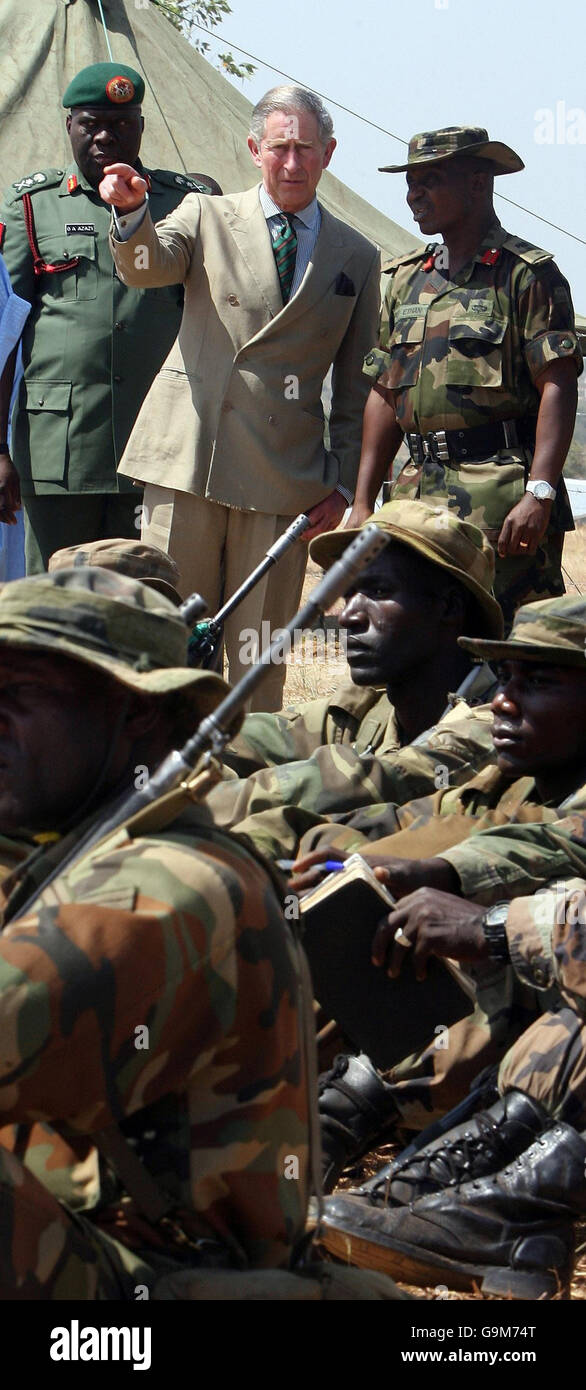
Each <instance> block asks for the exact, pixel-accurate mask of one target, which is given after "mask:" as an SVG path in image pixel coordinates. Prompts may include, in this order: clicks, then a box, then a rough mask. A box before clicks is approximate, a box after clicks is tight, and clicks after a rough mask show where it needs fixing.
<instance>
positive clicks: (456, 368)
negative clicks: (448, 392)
mask: <svg viewBox="0 0 586 1390" xmlns="http://www.w3.org/2000/svg"><path fill="white" fill-rule="evenodd" d="M506 331H507V325H506V323H505V322H504V321H503V320H499V319H487V320H485V321H482V320H478V319H461V320H460V321H459V322H458V323H451V324H450V327H449V330H448V356H447V361H446V381H447V383H448V385H450V386H477V387H495V386H502V384H503V342H504V337H505V333H506Z"/></svg>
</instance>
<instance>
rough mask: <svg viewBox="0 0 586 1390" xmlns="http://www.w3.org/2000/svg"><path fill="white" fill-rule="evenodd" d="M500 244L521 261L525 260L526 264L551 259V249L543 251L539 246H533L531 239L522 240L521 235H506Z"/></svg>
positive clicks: (535, 263)
mask: <svg viewBox="0 0 586 1390" xmlns="http://www.w3.org/2000/svg"><path fill="white" fill-rule="evenodd" d="M502 245H503V246H504V247H505V249H506V250H507V251H511V252H512V254H513V256H516V257H517V258H518V259H519V260H521V261H526V262H527V264H528V265H542V264H545V262H546V261H553V251H544V250H543V248H542V247H541V246H534V245H533V242H531V241H524V240H523V238H522V237H518V236H510V235H508V234H507V236H506V237H505V238H504V241H503V243H502Z"/></svg>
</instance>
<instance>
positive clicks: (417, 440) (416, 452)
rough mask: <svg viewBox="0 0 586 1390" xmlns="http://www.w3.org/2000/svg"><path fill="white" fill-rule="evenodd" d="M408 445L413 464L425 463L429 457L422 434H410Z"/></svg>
mask: <svg viewBox="0 0 586 1390" xmlns="http://www.w3.org/2000/svg"><path fill="white" fill-rule="evenodd" d="M407 444H408V448H409V453H410V455H411V461H412V463H423V460H424V458H426V457H427V454H426V448H425V439H423V438H422V436H421V435H420V434H415V433H412V434H408V435H407Z"/></svg>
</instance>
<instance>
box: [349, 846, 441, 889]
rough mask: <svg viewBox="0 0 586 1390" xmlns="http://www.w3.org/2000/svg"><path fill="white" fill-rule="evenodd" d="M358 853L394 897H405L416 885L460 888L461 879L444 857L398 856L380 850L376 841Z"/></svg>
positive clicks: (417, 886)
mask: <svg viewBox="0 0 586 1390" xmlns="http://www.w3.org/2000/svg"><path fill="white" fill-rule="evenodd" d="M360 853H361V854H362V855H363V857H364V859H366V861H367V863H368V864H370V866H371V868H373V869H374V872H375V874H376V877H377V878H378V879H379V880H380V882H381V883H384V885H385V887H386V888H388V890H389V893H392V895H393V897H394V898H404V897H406V896H407V894H408V893H414V892H415V890H416V889H417V888H439V889H442V891H443V892H445V893H457V892H459V889H460V880H459V878H458V875H457V873H456V871H455V869H453V868H452V865H451V864H449V863H448V861H447V859H399V858H398V857H397V855H393V854H382V853H380V852H379V851H377V849H376V846H375V845H372V846H370V845H369V846H367V847H366V848H365V849H362V850H361V851H360Z"/></svg>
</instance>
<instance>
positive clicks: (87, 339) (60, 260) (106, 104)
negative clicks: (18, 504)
mask: <svg viewBox="0 0 586 1390" xmlns="http://www.w3.org/2000/svg"><path fill="white" fill-rule="evenodd" d="M143 96H144V81H143V79H142V77H141V76H140V74H139V73H137V72H135V70H134V69H133V68H130V67H126V66H124V65H123V64H122V65H121V64H119V63H95V64H92V65H91V66H90V67H88V68H84V69H83V70H82V71H81V72H79V73H78V74H77V76H76V77H75V78H74V79H73V81H72V82H70V83H69V86H68V88H67V91H66V92H65V95H64V97H63V105H64V107H66V108H70V114H69V115H68V117H67V130H68V132H69V135H70V138H71V144H72V151H73V156H74V157H73V161H72V163H71V164H70V165H69V166H68V167H67V169H42V170H38V171H37V172H35V173H32V174H29V175H27V176H26V177H24V178H22V179H19V180H18V181H17V182H16V183H15V184H14V185H13V186H12V188H11V189H10V191H9V192H8V194H7V195H6V197H5V201H4V206H3V209H2V211H1V212H0V223H1V229H0V248H1V249H2V251H3V255H4V259H5V261H6V266H7V269H8V271H9V273H10V277H11V280H12V285H13V287H14V290H15V291H16V293H17V294H19V295H20V296H21V297H22V298H23V299H24V300H28V302H29V303H30V304H32V306H33V308H32V312H31V314H30V316H29V319H28V322H27V325H26V328H25V331H24V335H23V364H24V378H23V381H22V383H21V387H20V394H19V397H18V400H17V404H16V406H15V413H14V418H13V437H12V447H13V454H14V464H15V467H16V471H17V474H18V478H17V479H15V474H14V469H13V467H12V462H11V459H10V455H9V453H8V445H7V428H8V400H9V396H10V393H9V392H8V396H7V397H6V400H5V402H4V405H5V409H4V413H3V418H0V495H1V491H2V488H3V487H7V486H8V485H10V487H13V486H14V484H15V482H16V485H18V480H20V493H21V494H22V497H23V500H24V507H25V549H26V561H27V571H28V573H29V574H30V573H35V572H37V571H39V570H42V569H46V567H47V561H48V558H49V555H50V554H51V552H52V551H53V550H56V549H58V548H60V547H63V546H68V545H73V544H75V543H76V542H79V541H83V540H98V539H99V537H101V536H118V535H123V536H136V534H137V530H140V501H141V495H142V494H141V492H140V491H137V489H136V487H133V486H132V484H131V483H130V482H129V480H127V479H125V478H120V479H118V478H117V475H116V468H117V464H118V462H119V460H120V459H121V457H122V454H123V452H124V448H125V445H126V441H127V439H128V436H129V434H130V431H131V429H132V426H133V424H134V421H135V419H136V416H137V414H138V411H139V408H140V406H141V404H142V401H143V400H144V397H145V396H146V393H147V391H148V389H149V386H150V385H151V382H152V381H153V379H154V377H155V376H156V374H157V372H158V370H159V367H160V366H161V363H162V362H163V361H164V359H165V357H166V355H167V353H168V351H169V349H170V347H171V345H172V343H173V342H174V340H175V338H176V337H177V333H178V331H179V326H180V323H181V314H182V309H183V289H182V286H181V285H169V286H167V287H166V288H165V289H160V290H146V291H140V290H131V289H128V288H127V287H126V286H125V285H123V284H122V283H121V281H120V280H118V279H117V277H116V275H115V273H114V271H113V266H112V259H111V256H110V251H109V248H108V232H109V228H110V210H109V208H107V207H106V205H105V204H104V203H103V202H102V201H101V199H100V197H99V194H98V192H97V188H98V184H99V183H100V180H101V178H102V175H103V169H104V166H105V165H107V164H108V163H109V162H112V161H113V160H117V159H121V158H124V159H129V161H130V163H132V164H133V165H135V167H136V168H137V170H139V171H140V173H141V174H142V175H143V177H145V178H146V179H147V180H148V182H149V189H150V192H149V197H150V205H151V212H152V214H153V217H154V218H155V219H160V218H163V217H165V216H166V215H167V213H169V212H171V211H173V210H174V209H175V208H176V207H177V206H178V204H179V203H180V202H181V201H182V199H183V198H184V197H185V194H186V193H190V192H201V193H206V192H211V186H210V185H209V184H208V182H207V180H206V179H205V178H204V179H203V180H202V181H201V182H196V181H194V180H193V179H190V178H187V177H186V176H185V175H184V174H176V173H173V172H171V171H170V170H168V169H155V170H148V171H147V170H145V169H144V168H143V166H142V165H141V163H140V160H139V158H138V152H139V149H140V143H141V136H142V129H143V126H144V121H143V118H142V116H141V107H140V103H141V102H142V99H143Z"/></svg>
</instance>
